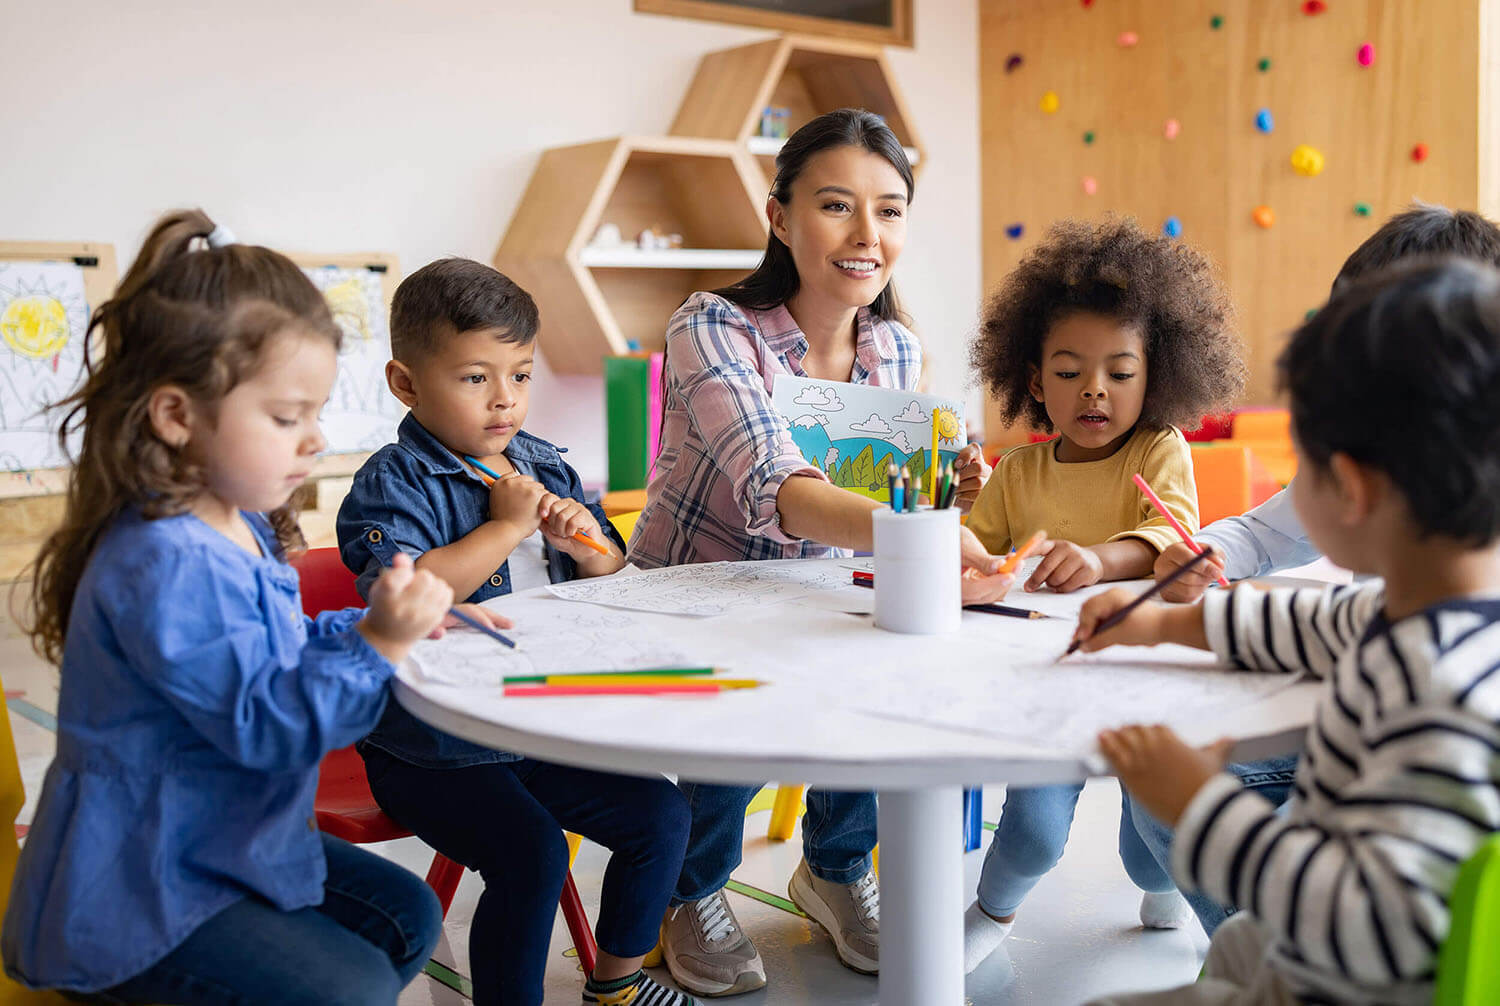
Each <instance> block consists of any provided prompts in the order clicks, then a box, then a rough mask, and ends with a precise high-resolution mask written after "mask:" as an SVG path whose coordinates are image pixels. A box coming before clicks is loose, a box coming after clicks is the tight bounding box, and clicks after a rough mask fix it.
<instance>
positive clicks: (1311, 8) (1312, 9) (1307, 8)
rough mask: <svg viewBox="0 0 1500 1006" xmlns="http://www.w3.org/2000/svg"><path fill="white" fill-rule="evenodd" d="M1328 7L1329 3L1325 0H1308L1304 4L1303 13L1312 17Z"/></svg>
mask: <svg viewBox="0 0 1500 1006" xmlns="http://www.w3.org/2000/svg"><path fill="white" fill-rule="evenodd" d="M1327 9H1328V5H1327V4H1326V3H1324V2H1323V0H1306V2H1305V3H1304V4H1303V5H1302V13H1304V14H1306V15H1307V16H1308V17H1312V16H1314V15H1316V14H1321V13H1323V12H1324V11H1325V10H1327Z"/></svg>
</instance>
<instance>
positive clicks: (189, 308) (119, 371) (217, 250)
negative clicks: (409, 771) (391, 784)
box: [0, 211, 493, 1006]
mask: <svg viewBox="0 0 1500 1006" xmlns="http://www.w3.org/2000/svg"><path fill="white" fill-rule="evenodd" d="M199 239H207V242H208V245H209V247H207V248H204V247H202V245H201V243H200V241H199ZM95 328H97V329H98V330H99V332H100V334H101V335H102V348H103V351H104V352H103V356H102V358H100V357H98V355H97V353H96V354H93V355H91V356H89V357H88V360H89V365H88V375H87V377H86V380H85V383H84V386H83V387H82V389H81V390H80V391H79V392H78V393H77V394H75V395H74V396H73V397H72V398H71V399H69V400H68V401H67V402H66V403H65V405H66V407H67V408H68V410H69V411H68V412H67V416H66V419H65V421H64V424H63V426H64V431H65V432H66V431H67V430H69V429H71V428H74V427H80V428H81V430H82V433H83V439H82V444H83V446H82V450H81V452H80V454H79V456H78V458H77V459H76V462H77V463H76V465H75V467H74V471H73V476H72V480H71V482H70V484H69V488H68V499H67V513H66V517H65V519H64V521H63V524H62V527H61V528H60V529H59V530H58V531H57V532H56V533H55V534H54V535H53V536H52V537H51V538H50V539H49V540H48V541H47V543H46V545H45V546H44V547H43V549H42V553H41V556H40V558H39V560H38V564H37V568H36V577H35V583H34V586H33V593H32V598H31V601H32V604H31V615H32V619H31V625H30V629H31V631H32V634H33V638H34V642H35V645H36V646H37V649H38V650H39V651H40V652H41V653H42V654H43V655H45V656H46V657H48V658H49V659H51V660H54V661H59V662H60V664H61V692H60V694H59V698H58V717H57V719H58V735H57V756H56V758H55V759H54V760H53V762H52V765H51V766H50V767H49V768H48V770H47V776H46V781H45V783H44V784H43V789H42V795H41V800H40V802H39V803H38V806H37V811H36V817H35V820H34V822H33V824H32V827H31V831H30V835H29V837H28V839H27V842H26V845H25V848H24V849H23V850H22V852H21V858H20V862H19V864H18V866H17V870H16V878H15V883H14V886H13V889H12V891H11V899H10V905H9V909H8V911H7V913H6V916H5V925H4V933H3V938H0V949H3V953H4V959H5V970H6V972H7V973H8V974H10V975H11V976H12V977H14V978H16V979H17V980H19V981H22V982H24V983H26V984H27V985H31V986H34V987H50V988H58V989H65V990H68V991H70V992H72V993H75V994H77V993H82V994H84V995H85V996H86V997H87V998H90V999H93V1000H94V1001H100V1002H111V1003H116V1002H171V1003H178V1004H197V1003H214V1004H225V1003H241V1002H245V1003H248V1002H266V1001H272V1000H274V1001H276V1002H278V1003H321V1004H326V1003H332V1002H338V1003H344V1002H347V1003H351V1004H354V1003H358V1004H361V1006H365V1004H370V1003H395V1001H396V997H397V994H398V993H399V991H400V989H401V988H402V987H403V986H405V985H406V983H407V982H409V981H410V980H411V979H412V978H413V977H415V976H416V974H417V972H418V971H419V970H420V969H421V968H422V966H423V965H424V964H425V962H426V960H427V957H428V954H429V953H430V951H431V950H432V947H433V946H434V944H435V943H436V941H437V938H438V935H439V931H440V927H441V916H440V912H439V909H438V905H437V900H436V898H435V897H434V896H433V894H432V892H431V891H430V890H429V889H428V888H427V887H426V886H425V885H424V884H423V883H422V882H421V881H420V880H418V879H417V878H416V877H415V876H413V875H412V874H410V873H408V872H406V871H405V870H403V869H401V868H399V867H397V866H394V865H392V864H390V863H388V862H386V861H385V860H383V859H381V858H379V857H377V856H375V855H372V854H370V853H367V852H363V851H361V850H359V849H356V848H354V847H353V846H351V845H348V844H346V843H343V842H340V841H338V840H337V839H333V838H329V837H327V836H325V835H322V834H320V833H319V832H318V830H317V825H316V821H315V818H314V816H313V796H314V793H315V791H316V789H317V781H318V763H319V761H320V760H321V759H322V757H323V755H324V754H325V753H327V752H328V751H329V750H331V749H333V748H337V747H342V746H344V745H346V744H349V743H352V742H353V741H355V740H357V739H358V738H359V737H361V736H363V735H364V734H365V733H366V732H367V731H369V729H370V728H371V727H372V726H373V725H374V724H375V722H376V720H377V719H378V718H379V717H380V713H381V710H382V709H383V708H384V706H385V703H386V698H387V684H388V681H389V679H390V677H391V675H392V673H393V671H394V666H393V665H394V664H395V663H396V662H398V661H400V660H401V659H403V658H404V657H405V655H406V652H407V650H408V649H409V647H410V646H411V644H412V643H413V642H414V641H416V640H417V639H420V638H422V637H423V636H426V635H428V634H429V633H433V632H435V631H440V627H441V624H442V622H443V620H444V612H445V611H446V610H447V608H448V606H449V605H450V604H451V603H452V599H453V595H452V591H451V590H450V589H449V588H448V587H447V586H446V585H445V584H443V583H442V582H441V581H439V580H437V579H436V578H435V577H433V576H431V575H430V574H427V573H424V572H419V571H416V570H414V569H413V568H412V566H411V561H410V560H409V559H406V558H405V557H402V558H401V559H399V560H398V564H397V565H396V566H395V567H394V568H392V569H391V570H390V571H389V572H387V573H386V575H384V576H383V577H382V578H381V579H380V580H379V581H378V582H377V583H376V584H375V585H374V587H373V588H372V590H371V591H370V607H369V610H368V612H363V611H361V610H359V609H349V610H347V611H340V612H329V613H324V614H322V615H319V616H318V617H317V618H316V619H308V618H306V617H305V616H304V615H303V614H302V610H301V604H300V602H299V600H298V593H297V576H296V573H295V572H294V571H293V570H292V569H291V567H289V566H288V565H287V564H286V562H285V557H286V553H287V551H288V550H290V549H297V548H300V547H301V546H302V544H303V543H302V539H301V535H300V533H299V532H298V530H297V526H296V522H295V518H294V517H293V511H292V509H291V508H290V506H288V501H289V499H290V497H291V495H292V492H293V490H295V489H296V488H297V486H298V485H299V484H300V483H301V482H302V481H303V480H304V479H305V478H306V477H307V475H308V472H309V471H310V469H311V467H312V463H313V459H314V457H315V455H316V454H317V453H318V452H319V451H320V450H322V449H323V447H324V440H323V437H322V435H321V434H320V433H319V431H318V410H319V409H320V408H321V407H322V405H323V403H324V401H325V400H326V399H327V397H328V393H329V389H330V387H331V386H332V383H333V377H334V371H335V368H336V366H337V362H336V353H337V348H338V344H339V329H338V328H337V327H336V326H335V325H334V323H333V320H332V318H331V316H330V314H329V311H328V308H327V306H326V305H325V304H324V301H323V299H322V297H321V295H320V294H319V293H318V291H317V290H316V289H315V288H314V287H313V285H312V283H311V282H309V281H308V279H307V278H306V277H305V276H303V274H302V273H301V271H300V270H299V269H298V268H297V267H296V266H295V265H293V264H292V263H291V262H290V261H289V260H287V259H286V258H284V257H283V256H281V255H278V254H276V253H275V252H272V251H270V250H268V249H265V248H258V247H250V246H247V245H238V244H234V243H233V238H232V237H230V236H229V235H228V234H227V232H225V231H224V230H223V229H222V228H216V227H215V226H214V224H213V222H212V221H210V220H209V219H208V218H207V217H206V216H205V215H204V214H203V213H201V212H197V211H191V212H178V213H173V214H170V215H168V216H167V217H165V218H164V219H163V220H162V221H161V222H160V223H159V224H158V225H157V226H156V228H155V229H154V230H153V231H152V233H151V235H150V236H149V237H148V238H147V239H146V242H145V244H144V246H143V247H142V249H141V253H140V256H139V257H138V258H137V259H136V261H135V264H134V265H133V266H132V267H131V269H130V272H129V273H128V274H127V275H126V276H125V279H124V281H123V282H122V283H121V284H120V288H119V289H118V290H117V291H116V293H115V296H114V298H113V299H112V300H110V301H108V302H107V303H105V304H104V305H103V306H101V307H100V309H99V311H98V312H97V314H96V316H95V317H94V319H93V322H92V324H91V326H90V331H89V334H90V335H93V334H94V329H95ZM64 442H66V440H65V441H64ZM262 512H266V513H267V514H268V516H262ZM476 614H477V613H476ZM480 617H484V616H480ZM492 621H493V620H492ZM327 976H333V977H332V978H331V979H330V978H329V977H327Z"/></svg>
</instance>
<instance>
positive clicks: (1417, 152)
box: [1411, 143, 1427, 164]
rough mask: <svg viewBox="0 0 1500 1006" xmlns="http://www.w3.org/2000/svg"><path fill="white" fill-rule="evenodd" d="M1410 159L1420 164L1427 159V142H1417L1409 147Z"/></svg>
mask: <svg viewBox="0 0 1500 1006" xmlns="http://www.w3.org/2000/svg"><path fill="white" fill-rule="evenodd" d="M1411 159H1412V160H1414V161H1416V162H1417V163H1418V164H1421V163H1422V162H1423V161H1425V160H1427V144H1425V143H1419V144H1417V145H1416V146H1415V147H1412V148H1411Z"/></svg>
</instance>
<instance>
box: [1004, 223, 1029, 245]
mask: <svg viewBox="0 0 1500 1006" xmlns="http://www.w3.org/2000/svg"><path fill="white" fill-rule="evenodd" d="M1025 230H1026V228H1025V227H1023V226H1021V225H1020V224H1011V225H1010V226H1009V227H1007V228H1005V236H1006V237H1008V238H1010V239H1011V240H1012V241H1014V240H1016V239H1017V238H1019V237H1020V236H1021V235H1022V233H1024V232H1025Z"/></svg>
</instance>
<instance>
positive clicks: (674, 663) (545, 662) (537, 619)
mask: <svg viewBox="0 0 1500 1006" xmlns="http://www.w3.org/2000/svg"><path fill="white" fill-rule="evenodd" d="M505 600H506V603H492V604H491V605H489V606H490V607H494V608H497V609H498V610H503V611H504V612H505V614H506V615H508V616H509V617H510V618H512V619H514V621H515V626H514V627H513V628H510V629H506V630H505V632H506V635H508V636H510V637H511V638H512V639H514V640H515V641H516V648H515V649H514V650H510V649H507V648H505V647H503V646H501V645H499V644H498V643H496V642H495V641H494V640H493V639H490V638H489V637H488V636H485V635H483V634H481V633H478V632H472V631H466V630H463V629H453V630H450V631H449V632H448V634H447V636H446V637H445V638H444V639H443V640H442V641H441V642H439V641H437V640H423V641H421V642H419V643H417V644H416V645H415V646H413V647H412V650H411V659H412V660H413V661H414V662H415V663H416V665H417V667H418V669H420V670H421V672H422V676H423V677H424V678H427V679H428V680H430V681H433V682H437V683H440V684H445V685H452V686H454V687H458V688H485V687H499V686H500V685H501V683H502V679H503V678H505V677H506V676H508V675H521V674H567V673H577V672H579V671H630V670H642V669H649V668H653V667H681V666H684V665H686V664H689V663H692V662H693V661H692V659H691V657H690V656H689V655H687V654H685V653H684V652H682V650H681V649H679V648H678V647H677V646H675V645H673V643H672V642H671V641H670V640H667V639H663V638H661V634H660V633H658V632H654V631H652V630H651V629H649V628H648V627H646V626H645V625H642V624H641V623H640V622H639V621H637V620H636V619H635V618H634V617H632V616H631V615H629V614H627V613H625V612H623V611H603V610H599V609H591V608H583V609H580V608H578V607H576V606H573V605H563V604H558V603H557V602H556V601H554V600H550V599H543V598H526V599H520V600H511V599H509V598H507V599H505Z"/></svg>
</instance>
